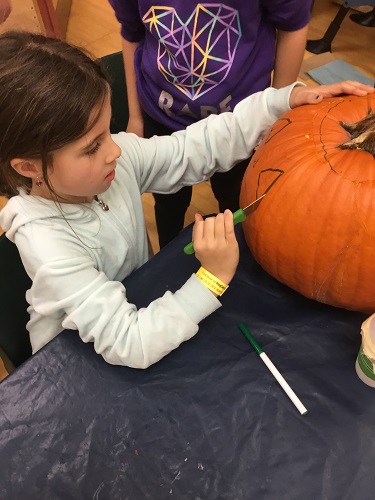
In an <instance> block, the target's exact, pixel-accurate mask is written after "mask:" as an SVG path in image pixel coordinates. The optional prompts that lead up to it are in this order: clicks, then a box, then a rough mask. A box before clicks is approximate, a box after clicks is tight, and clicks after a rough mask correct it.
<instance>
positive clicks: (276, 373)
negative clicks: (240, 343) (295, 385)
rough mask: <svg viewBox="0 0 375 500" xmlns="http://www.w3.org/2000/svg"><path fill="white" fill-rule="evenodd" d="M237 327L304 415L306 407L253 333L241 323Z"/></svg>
mask: <svg viewBox="0 0 375 500" xmlns="http://www.w3.org/2000/svg"><path fill="white" fill-rule="evenodd" d="M239 328H240V330H241V332H242V333H243V334H244V335H245V337H246V338H247V340H248V341H249V342H250V344H251V345H252V347H253V348H254V350H255V352H256V353H257V354H259V357H260V358H262V361H263V362H264V364H265V365H266V366H267V368H268V369H269V371H270V372H271V373H272V375H273V376H274V377H275V379H276V380H277V381H278V382H279V384H280V385H281V387H282V388H283V389H284V391H285V392H286V393H287V395H288V396H289V398H290V399H291V401H292V402H293V403H294V405H295V406H296V408H297V409H298V411H299V412H300V414H301V415H306V413H307V409H306V408H305V406H304V405H303V404H302V403H301V401H300V399H299V398H298V397H297V395H296V393H295V392H294V391H293V389H292V388H291V387H290V385H289V384H288V382H287V381H286V380H285V378H284V377H283V376H282V375H281V373H280V372H279V370H278V369H277V368H276V366H275V365H274V364H273V363H272V361H271V360H270V358H269V357H268V356H267V354H266V353H265V352H264V351H263V349H262V348H261V347H260V345H259V344H258V342H257V341H256V340H255V338H254V337H253V335H252V334H251V333H250V330H248V329H247V327H246V326H245V325H244V324H243V323H240V324H239Z"/></svg>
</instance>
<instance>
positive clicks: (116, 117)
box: [100, 52, 129, 134]
mask: <svg viewBox="0 0 375 500" xmlns="http://www.w3.org/2000/svg"><path fill="white" fill-rule="evenodd" d="M100 61H101V62H102V63H103V65H104V67H105V68H106V70H107V74H108V75H109V77H110V80H111V90H112V98H111V107H112V119H111V125H110V129H111V132H112V134H117V133H118V132H123V131H124V130H126V126H127V124H128V121H129V108H128V96H127V93H126V83H125V70H124V60H123V57H122V52H115V53H114V54H109V55H108V56H104V57H102V58H101V59H100Z"/></svg>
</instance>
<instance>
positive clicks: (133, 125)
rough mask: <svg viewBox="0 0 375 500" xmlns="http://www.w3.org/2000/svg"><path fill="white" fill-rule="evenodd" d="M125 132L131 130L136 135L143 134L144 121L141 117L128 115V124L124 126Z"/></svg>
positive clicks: (141, 135)
mask: <svg viewBox="0 0 375 500" xmlns="http://www.w3.org/2000/svg"><path fill="white" fill-rule="evenodd" d="M126 132H131V133H133V134H135V135H137V136H138V137H143V136H144V123H143V118H142V117H136V118H135V117H134V118H133V117H132V116H129V121H128V126H127V127H126Z"/></svg>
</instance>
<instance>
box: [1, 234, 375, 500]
mask: <svg viewBox="0 0 375 500" xmlns="http://www.w3.org/2000/svg"><path fill="white" fill-rule="evenodd" d="M237 234H238V238H239V242H240V251H241V260H240V264H239V267H238V271H237V273H236V276H235V278H234V280H233V282H232V284H231V286H230V288H229V289H228V291H227V292H226V293H225V294H224V295H223V297H222V302H223V307H222V308H221V309H220V310H219V311H217V312H216V313H214V314H213V315H212V316H210V317H209V318H207V319H206V320H205V321H203V322H202V323H201V327H200V331H199V332H198V334H197V335H196V336H195V337H194V338H193V339H191V340H190V341H188V342H185V343H184V344H183V345H181V346H180V348H179V349H177V350H176V351H174V352H172V353H171V354H170V355H168V356H167V357H165V358H164V359H163V360H161V361H160V362H159V363H157V364H155V365H153V366H152V367H150V368H149V369H147V370H135V369H130V368H126V367H118V366H111V365H109V364H107V363H105V361H104V360H103V359H102V358H101V357H100V356H98V355H97V354H95V352H94V350H93V345H92V344H84V343H83V342H82V341H81V340H80V339H79V338H78V336H77V334H76V333H74V332H71V331H66V332H63V333H62V334H60V335H59V336H58V337H57V338H56V339H54V340H53V341H52V342H50V343H49V344H48V345H47V346H45V347H44V348H43V349H42V350H41V351H39V352H38V353H37V354H36V355H34V356H33V357H32V358H31V359H29V360H28V361H27V362H26V363H24V364H23V365H22V366H21V367H20V368H18V369H17V370H16V371H15V372H13V374H12V375H11V376H9V377H8V378H7V379H5V380H4V382H3V383H2V384H1V385H0V401H1V405H0V498H1V499H2V500H5V499H15V500H18V499H22V500H27V499H33V500H34V499H38V500H39V499H48V500H55V499H63V500H66V499H89V498H90V499H91V498H92V499H96V500H101V499H105V500H107V499H110V500H116V499H121V500H124V499H129V500H143V499H151V500H159V499H178V500H181V499H189V500H190V499H212V500H218V499H220V500H221V499H230V500H242V499H243V500H249V499H250V500H253V499H254V500H301V499H305V500H318V499H319V500H320V499H324V500H343V499H347V500H351V499H358V498H361V499H362V500H367V499H368V500H370V499H372V498H373V492H374V463H375V443H374V439H373V434H374V423H375V392H374V390H373V389H372V388H369V387H368V386H366V385H365V384H364V383H362V382H361V381H360V380H359V378H358V377H357V375H356V373H355V369H354V363H355V359H356V355H357V352H358V349H359V346H360V334H359V332H360V326H361V323H362V321H363V320H364V315H363V314H361V313H356V312H349V311H345V310H340V309H336V308H332V307H329V306H325V305H322V304H319V303H317V302H315V301H311V300H308V299H306V298H304V297H302V296H301V295H299V294H298V293H296V292H294V291H292V290H290V289H289V288H287V287H286V286H284V285H282V284H280V283H278V282H277V281H275V280H274V279H273V278H271V277H270V276H269V275H267V274H266V273H265V272H264V271H263V270H262V269H261V268H260V267H259V266H258V265H257V264H256V263H255V262H254V260H253V258H252V256H251V255H250V252H249V250H248V249H247V247H246V244H245V242H244V237H243V234H242V230H241V228H239V229H238V230H237ZM190 238H191V229H187V230H185V231H183V232H182V234H181V235H180V236H179V237H178V238H176V239H175V240H174V241H173V242H172V243H171V244H169V245H168V246H167V247H165V249H163V250H162V251H161V252H160V253H159V254H157V255H156V256H155V257H154V258H152V259H151V260H150V261H149V262H148V263H146V264H145V265H144V266H143V267H142V268H140V269H139V270H138V271H137V272H135V273H134V274H133V275H132V276H131V277H129V278H128V279H126V280H125V282H124V283H125V284H126V286H127V291H128V297H129V300H131V301H134V302H135V303H136V304H137V305H138V307H141V306H145V305H147V304H148V303H149V301H151V300H153V299H154V298H156V297H158V296H159V295H160V294H162V293H163V292H164V291H165V290H175V289H176V288H177V287H179V286H180V285H181V284H182V283H183V282H184V280H186V279H187V277H188V276H189V275H190V274H191V273H192V272H194V271H195V270H196V269H197V267H198V262H197V261H196V259H195V257H193V256H187V255H185V254H184V253H183V251H182V249H183V246H184V245H185V244H186V243H188V241H189V240H190ZM240 322H244V323H245V324H246V325H247V326H248V327H249V328H250V329H251V330H252V332H253V334H254V336H255V337H256V338H257V340H258V341H259V342H260V344H261V345H262V346H263V348H264V349H265V351H266V352H267V354H268V355H269V357H270V358H271V359H272V361H273V362H274V363H275V365H276V366H277V367H278V368H279V370H280V371H281V373H282V374H283V375H284V377H285V378H286V380H287V381H288V382H289V383H290V385H291V387H292V388H293V389H294V391H295V392H296V393H297V395H298V396H299V397H300V399H301V400H302V402H303V403H304V404H305V406H306V407H307V408H308V410H309V413H308V414H307V415H306V416H301V415H300V414H299V412H298V411H297V410H296V408H295V407H294V405H293V404H292V403H291V401H290V400H289V399H288V398H287V397H286V395H285V394H284V392H283V391H282V389H281V388H280V386H279V385H278V383H277V382H276V381H275V379H274V378H273V376H272V375H271V374H270V372H269V371H268V370H267V368H266V367H265V365H264V364H263V363H262V361H261V359H260V358H259V357H258V356H257V354H256V353H255V352H254V351H253V350H252V348H251V346H250V345H249V343H248V342H247V341H246V339H245V337H244V336H243V335H242V333H241V332H240V330H239V328H238V324H239V323H240Z"/></svg>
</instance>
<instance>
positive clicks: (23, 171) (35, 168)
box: [10, 158, 43, 179]
mask: <svg viewBox="0 0 375 500" xmlns="http://www.w3.org/2000/svg"><path fill="white" fill-rule="evenodd" d="M10 166H11V167H12V168H14V170H15V171H16V172H17V173H18V174H20V175H22V176H23V177H29V178H30V179H36V178H37V177H38V176H39V177H42V176H43V174H42V165H41V162H40V161H38V160H26V159H25V158H14V159H13V160H10Z"/></svg>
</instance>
